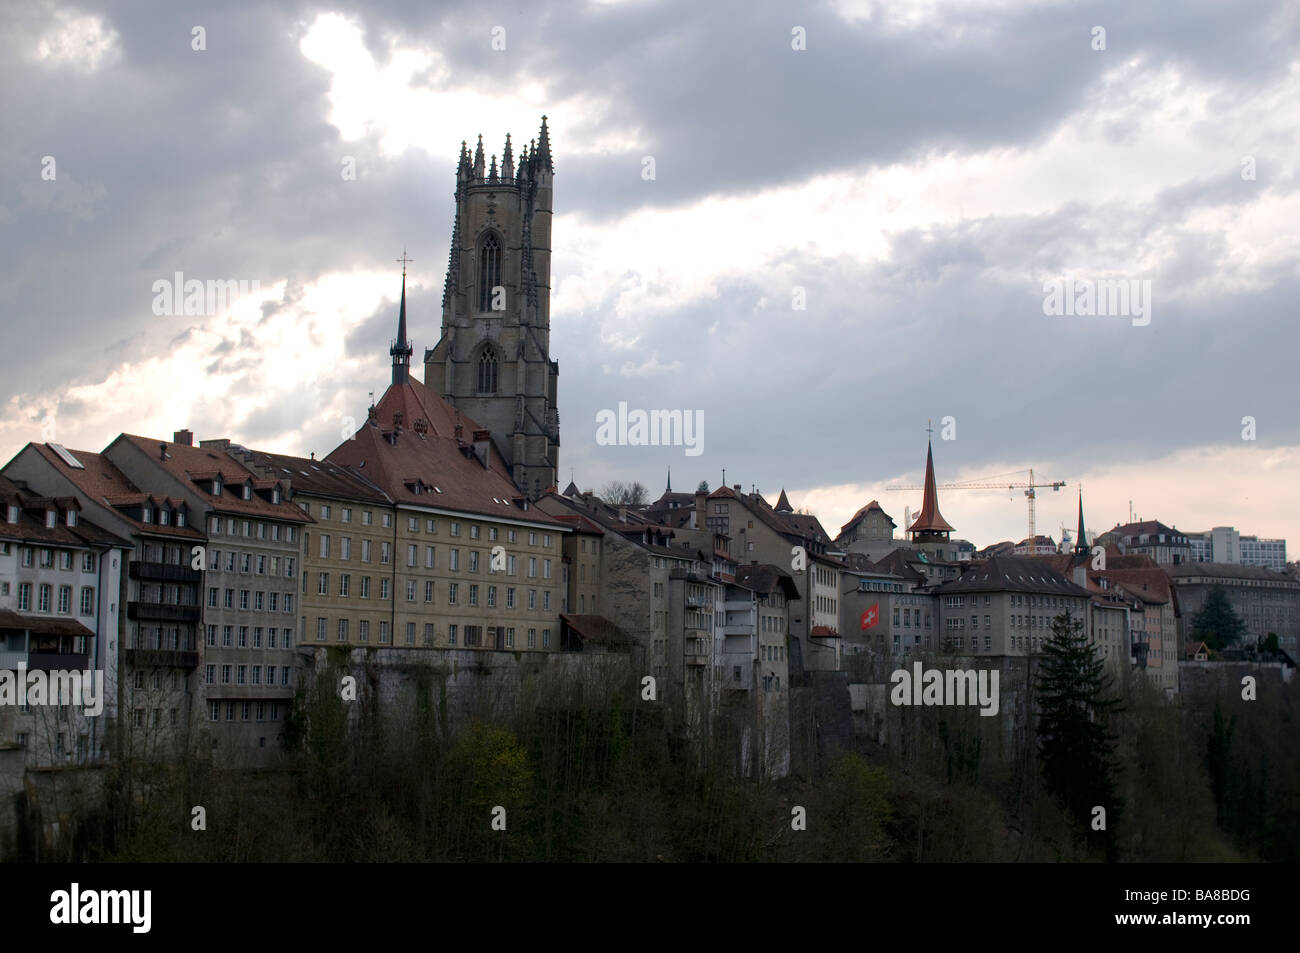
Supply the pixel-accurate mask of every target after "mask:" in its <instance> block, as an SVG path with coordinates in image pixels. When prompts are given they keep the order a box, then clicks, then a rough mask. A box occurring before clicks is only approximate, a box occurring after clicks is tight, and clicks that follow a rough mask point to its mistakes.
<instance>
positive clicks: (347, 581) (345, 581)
mask: <svg viewBox="0 0 1300 953" xmlns="http://www.w3.org/2000/svg"><path fill="white" fill-rule="evenodd" d="M351 588H352V577H351V576H350V575H348V574H347V573H345V572H341V573H339V595H340V596H346V595H348V594H349V591H350V590H351Z"/></svg>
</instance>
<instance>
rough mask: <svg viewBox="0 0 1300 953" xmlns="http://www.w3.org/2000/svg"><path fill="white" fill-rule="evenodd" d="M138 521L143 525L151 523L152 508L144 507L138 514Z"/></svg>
mask: <svg viewBox="0 0 1300 953" xmlns="http://www.w3.org/2000/svg"><path fill="white" fill-rule="evenodd" d="M140 520H141V522H144V523H152V522H153V508H152V507H149V506H146V507H145V508H144V509H143V510H142V511H141V513H140Z"/></svg>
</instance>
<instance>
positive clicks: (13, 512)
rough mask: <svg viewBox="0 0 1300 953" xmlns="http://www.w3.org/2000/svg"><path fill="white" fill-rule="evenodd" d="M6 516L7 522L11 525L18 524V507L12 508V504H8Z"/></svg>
mask: <svg viewBox="0 0 1300 953" xmlns="http://www.w3.org/2000/svg"><path fill="white" fill-rule="evenodd" d="M8 515H9V522H11V523H17V522H18V507H16V506H14V505H13V504H12V503H10V504H9V514H8Z"/></svg>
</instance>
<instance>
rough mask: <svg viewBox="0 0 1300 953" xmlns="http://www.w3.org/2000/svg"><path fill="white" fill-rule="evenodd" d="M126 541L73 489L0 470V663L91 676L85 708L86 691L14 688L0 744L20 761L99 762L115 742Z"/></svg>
mask: <svg viewBox="0 0 1300 953" xmlns="http://www.w3.org/2000/svg"><path fill="white" fill-rule="evenodd" d="M60 449H61V448H60ZM64 452H66V451H64ZM130 548H131V544H130V542H129V541H127V540H125V539H122V538H121V537H119V536H116V535H115V534H113V533H110V532H108V531H107V530H105V529H104V528H103V527H101V526H99V525H98V524H96V523H94V522H92V521H91V520H89V519H86V518H85V517H84V516H83V513H82V506H81V504H80V502H79V501H78V500H77V498H76V497H75V496H74V495H67V496H46V495H43V494H41V493H37V492H34V491H33V489H32V488H31V487H29V486H28V485H27V483H26V482H17V483H15V482H14V481H13V480H10V479H9V478H8V477H5V476H0V670H3V671H8V672H15V673H18V672H20V671H21V669H22V668H25V669H26V670H27V672H29V673H35V672H44V673H46V675H47V676H48V675H49V674H50V673H52V672H61V673H64V672H80V673H82V676H83V679H84V678H85V677H89V678H90V679H91V680H92V681H91V690H92V696H89V697H90V700H91V707H90V710H87V708H86V706H85V705H83V704H82V702H83V700H86V699H87V698H88V696H86V695H84V694H83V695H81V696H79V697H77V698H70V699H68V701H67V702H66V703H64V702H61V701H60V700H59V699H58V698H53V697H48V698H45V699H43V700H42V702H43V703H23V704H20V703H19V702H18V699H17V697H15V698H10V699H7V700H6V702H5V704H3V705H0V749H18V750H20V751H21V753H22V754H23V756H24V757H23V760H24V761H25V764H26V766H27V767H31V768H45V767H53V766H63V765H67V764H85V763H88V762H94V761H99V760H101V759H102V758H104V757H105V755H106V754H107V753H108V752H109V751H110V750H111V748H112V746H113V739H112V736H111V733H110V732H111V728H110V726H111V725H113V724H114V723H115V721H116V718H117V711H118V706H117V685H118V651H117V645H118V622H119V614H120V606H121V603H120V590H121V577H122V567H123V565H124V563H125V556H126V554H127V552H128V551H129V550H130ZM96 673H98V675H97V674H96ZM15 678H17V676H15ZM15 687H16V686H15ZM95 707H98V708H99V710H98V711H94V708H95Z"/></svg>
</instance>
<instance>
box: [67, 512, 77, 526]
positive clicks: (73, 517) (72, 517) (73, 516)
mask: <svg viewBox="0 0 1300 953" xmlns="http://www.w3.org/2000/svg"><path fill="white" fill-rule="evenodd" d="M68 525H69V526H76V525H77V511H76V510H73V509H69V510H68Z"/></svg>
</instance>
